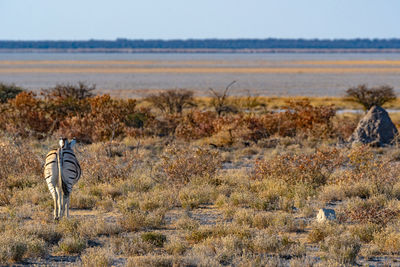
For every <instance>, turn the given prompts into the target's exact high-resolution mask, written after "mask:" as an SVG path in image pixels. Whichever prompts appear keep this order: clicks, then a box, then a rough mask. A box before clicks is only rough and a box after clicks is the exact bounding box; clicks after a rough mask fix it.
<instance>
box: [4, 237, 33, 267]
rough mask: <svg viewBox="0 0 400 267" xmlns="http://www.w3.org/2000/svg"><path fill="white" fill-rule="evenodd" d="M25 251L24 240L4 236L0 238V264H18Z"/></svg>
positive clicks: (26, 248)
mask: <svg viewBox="0 0 400 267" xmlns="http://www.w3.org/2000/svg"><path fill="white" fill-rule="evenodd" d="M27 250H28V245H27V242H26V240H23V239H21V238H18V237H15V236H10V235H4V234H3V235H2V237H1V238H0V262H1V263H2V264H7V263H10V262H20V261H21V260H22V259H23V258H24V256H25V253H26V252H27Z"/></svg>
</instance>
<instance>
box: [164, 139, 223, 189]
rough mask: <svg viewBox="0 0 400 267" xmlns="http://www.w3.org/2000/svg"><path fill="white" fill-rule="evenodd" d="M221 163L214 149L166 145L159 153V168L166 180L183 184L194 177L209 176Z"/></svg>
mask: <svg viewBox="0 0 400 267" xmlns="http://www.w3.org/2000/svg"><path fill="white" fill-rule="evenodd" d="M221 164H222V160H221V157H220V155H219V153H218V152H217V151H215V150H210V149H206V148H200V147H199V148H182V147H178V146H168V147H167V148H166V149H165V151H164V153H163V154H162V155H161V163H160V168H161V172H162V175H165V178H166V180H167V181H168V182H171V183H174V184H177V185H183V184H187V183H188V182H190V180H191V179H193V178H194V177H201V178H202V179H205V180H206V179H209V178H211V177H212V176H213V175H214V174H215V173H216V172H217V171H218V169H219V168H220V167H221Z"/></svg>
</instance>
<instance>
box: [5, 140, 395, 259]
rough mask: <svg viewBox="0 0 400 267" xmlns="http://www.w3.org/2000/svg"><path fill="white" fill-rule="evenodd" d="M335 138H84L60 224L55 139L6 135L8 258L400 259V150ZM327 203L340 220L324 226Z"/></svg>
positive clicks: (6, 230) (79, 147) (6, 235)
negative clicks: (51, 161) (52, 176)
mask: <svg viewBox="0 0 400 267" xmlns="http://www.w3.org/2000/svg"><path fill="white" fill-rule="evenodd" d="M138 141H140V144H141V145H140V146H138ZM335 142H336V141H335V139H334V138H329V137H326V138H324V139H316V138H314V139H313V138H312V137H307V138H305V137H304V136H292V137H284V138H283V137H279V136H271V137H266V138H263V139H261V140H260V141H259V142H258V143H257V144H256V143H251V144H243V143H240V142H236V143H233V144H231V145H230V146H225V147H211V146H210V145H209V144H207V142H206V141H205V139H199V140H196V141H195V142H186V141H181V140H178V141H177V140H176V139H175V140H173V139H172V138H169V137H165V138H160V137H148V136H147V137H137V136H136V137H132V136H131V137H127V138H125V139H121V140H114V141H113V142H112V144H111V145H110V143H108V145H106V144H104V143H93V144H90V145H89V144H79V145H78V150H79V151H78V152H77V157H78V159H80V160H81V163H82V168H83V175H82V179H81V181H79V183H78V184H76V185H75V187H74V189H73V191H72V195H71V204H72V210H71V215H72V216H71V218H70V219H63V220H61V221H59V222H54V221H53V220H52V219H51V217H52V216H51V214H52V204H53V203H52V200H51V196H50V193H49V192H48V189H47V188H46V185H45V183H44V180H43V178H42V177H41V165H42V164H43V158H44V155H45V154H46V152H47V151H48V150H49V148H50V147H51V146H52V145H53V144H55V143H56V140H55V138H54V137H50V138H49V139H43V140H36V139H18V138H14V139H11V138H9V137H7V136H2V137H1V138H0V144H1V145H0V149H1V151H3V152H5V153H2V154H0V162H1V163H7V162H8V161H10V162H12V163H13V164H14V166H16V167H17V168H18V171H17V170H16V168H12V166H10V165H6V164H4V165H3V164H2V165H1V167H0V174H2V175H4V176H1V181H0V182H1V183H0V189H1V190H2V191H1V195H0V196H1V198H0V233H1V235H0V263H1V264H3V265H5V264H12V263H27V262H29V263H32V264H33V263H40V262H41V263H43V262H45V261H48V262H47V263H48V264H54V263H55V261H62V260H65V259H66V258H67V256H68V258H70V259H71V258H72V259H74V261H75V263H76V264H80V265H84V266H111V265H117V266H120V265H126V266H155V265H156V266H174V264H175V266H188V265H190V266H220V265H227V266H259V265H275V266H281V265H286V266H304V265H309V266H313V265H318V264H319V265H320V266H326V265H339V264H343V265H346V264H348V265H349V264H356V263H357V264H361V265H362V264H369V262H368V256H370V255H374V256H383V255H389V256H387V257H388V259H389V260H391V259H392V258H396V257H398V256H399V250H398V247H399V246H400V234H399V231H398V226H399V225H398V223H397V220H398V211H399V209H400V201H399V199H400V193H399V192H400V190H399V188H400V180H399V177H400V175H399V172H398V171H397V169H398V164H399V156H398V155H397V154H398V153H397V148H367V147H355V148H350V147H347V146H343V147H334V144H335ZM166 143H168V145H166ZM132 147H135V148H134V149H132ZM110 151H111V152H110ZM17 152H18V153H17ZM10 153H11V155H15V157H14V158H11V157H10ZM327 206H328V207H330V208H333V209H335V211H336V213H337V220H336V221H333V222H328V223H324V224H318V223H316V222H315V220H314V216H315V214H316V213H317V212H318V209H319V208H322V207H327ZM360 255H362V256H366V257H361V256H360ZM47 256H52V257H47ZM52 259H54V260H53V261H52Z"/></svg>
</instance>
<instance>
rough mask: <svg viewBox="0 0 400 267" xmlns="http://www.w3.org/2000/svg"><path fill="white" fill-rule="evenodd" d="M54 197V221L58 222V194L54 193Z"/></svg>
mask: <svg viewBox="0 0 400 267" xmlns="http://www.w3.org/2000/svg"><path fill="white" fill-rule="evenodd" d="M52 195H53V200H54V220H58V219H59V217H58V194H57V192H56V191H54V192H53V194H52Z"/></svg>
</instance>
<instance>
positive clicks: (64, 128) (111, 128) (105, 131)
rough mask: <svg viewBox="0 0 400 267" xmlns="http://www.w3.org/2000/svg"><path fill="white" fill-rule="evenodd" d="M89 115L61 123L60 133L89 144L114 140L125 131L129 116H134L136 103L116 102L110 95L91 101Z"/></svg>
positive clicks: (97, 97) (132, 101)
mask: <svg viewBox="0 0 400 267" xmlns="http://www.w3.org/2000/svg"><path fill="white" fill-rule="evenodd" d="M89 104H90V111H89V113H88V114H82V115H81V114H79V115H77V116H74V117H70V118H66V119H65V120H64V121H62V122H61V125H60V130H59V133H60V134H62V135H64V136H67V137H77V138H78V139H80V140H84V141H87V142H92V141H95V142H97V141H104V140H112V139H114V138H116V137H118V136H120V135H122V134H123V133H124V131H125V127H126V123H128V121H129V115H131V114H134V112H135V106H136V101H135V100H132V99H129V100H126V101H125V100H115V99H112V98H111V97H110V96H109V95H102V96H96V97H94V98H90V99H89Z"/></svg>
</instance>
